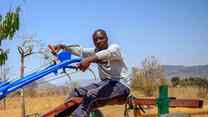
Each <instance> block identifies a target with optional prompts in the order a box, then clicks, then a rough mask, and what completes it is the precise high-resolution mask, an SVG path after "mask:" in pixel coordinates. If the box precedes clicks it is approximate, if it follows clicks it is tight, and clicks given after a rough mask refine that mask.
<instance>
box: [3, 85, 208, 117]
mask: <svg viewBox="0 0 208 117" xmlns="http://www.w3.org/2000/svg"><path fill="white" fill-rule="evenodd" d="M169 92H170V93H169V95H170V96H174V97H180V98H197V97H198V96H197V90H195V89H169ZM133 93H134V95H136V96H138V97H139V96H143V95H142V93H141V92H133ZM63 101H64V96H46V97H36V98H30V97H27V98H26V113H27V114H31V113H36V112H39V113H43V112H47V111H49V110H50V109H52V108H54V107H56V106H57V105H59V104H62V103H63ZM204 101H205V106H204V107H203V108H202V109H187V108H171V109H170V112H182V113H208V98H207V99H204ZM20 107H21V105H20V98H9V99H7V109H6V110H2V109H0V117H20V114H21V108H20ZM0 108H2V104H1V105H0ZM100 109H101V110H102V112H103V114H104V116H105V117H123V112H124V106H123V105H113V106H105V107H102V108H100ZM156 112H157V110H156V108H155V107H153V109H151V110H146V113H147V114H155V113H156ZM130 117H133V116H132V112H131V113H130ZM198 117H200V116H198ZM201 117H208V115H204V116H201Z"/></svg>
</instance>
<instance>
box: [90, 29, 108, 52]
mask: <svg viewBox="0 0 208 117" xmlns="http://www.w3.org/2000/svg"><path fill="white" fill-rule="evenodd" d="M93 42H94V45H95V47H96V48H98V49H99V50H103V49H106V48H107V47H108V39H107V38H106V36H105V35H103V34H102V33H101V32H97V33H96V34H95V36H94V38H93Z"/></svg>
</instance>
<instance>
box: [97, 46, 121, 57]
mask: <svg viewBox="0 0 208 117" xmlns="http://www.w3.org/2000/svg"><path fill="white" fill-rule="evenodd" d="M96 56H97V57H98V59H99V60H121V59H122V56H121V50H120V47H119V45H117V44H113V45H111V46H110V47H109V48H108V49H105V50H102V51H99V52H97V53H96Z"/></svg>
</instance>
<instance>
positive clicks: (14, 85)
mask: <svg viewBox="0 0 208 117" xmlns="http://www.w3.org/2000/svg"><path fill="white" fill-rule="evenodd" d="M49 48H50V46H49ZM50 49H51V50H52V53H53V54H54V55H56V57H57V58H58V60H59V61H60V62H59V63H57V62H56V61H55V62H54V64H51V65H49V66H48V67H46V68H45V69H43V70H40V71H36V72H34V73H31V74H29V75H26V76H24V77H23V78H20V79H17V80H6V81H4V82H1V83H0V100H1V99H3V98H5V97H6V96H7V95H8V94H10V93H12V92H14V91H16V90H18V89H20V88H23V87H25V86H27V85H28V84H30V83H32V82H34V81H36V80H39V79H41V78H43V77H44V76H47V75H49V74H51V73H55V74H57V73H59V72H58V71H59V70H62V72H64V73H66V69H76V67H75V66H73V64H74V63H77V62H80V61H81V58H80V57H72V55H71V53H69V52H67V51H62V52H60V53H59V54H56V53H54V51H53V49H52V48H50ZM81 101H82V97H74V98H72V99H70V101H68V102H66V103H64V104H61V105H59V106H58V107H56V108H55V109H53V110H51V111H49V112H46V113H43V114H42V115H40V116H41V117H66V116H69V115H70V114H71V113H72V112H73V111H74V110H75V109H76V108H77V107H78V106H79V104H80V103H81ZM109 104H110V105H115V104H118V105H124V104H125V107H126V109H125V110H126V111H125V112H124V115H127V112H128V111H127V110H128V109H134V111H135V112H138V113H139V115H140V114H141V113H142V112H143V113H145V111H144V109H143V106H144V105H146V106H151V105H157V106H158V114H159V115H162V114H165V113H168V112H169V110H168V108H169V107H188V108H201V107H202V106H203V101H202V100H191V99H176V98H169V97H168V91H167V86H161V88H160V96H159V98H136V97H133V96H130V97H117V98H113V99H111V100H107V101H102V102H99V101H98V102H95V104H93V108H98V107H100V106H104V105H109ZM135 116H136V115H135Z"/></svg>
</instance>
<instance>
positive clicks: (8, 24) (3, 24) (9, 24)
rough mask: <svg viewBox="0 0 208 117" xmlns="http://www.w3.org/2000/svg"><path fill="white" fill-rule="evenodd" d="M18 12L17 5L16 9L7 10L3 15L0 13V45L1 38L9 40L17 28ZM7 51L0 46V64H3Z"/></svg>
mask: <svg viewBox="0 0 208 117" xmlns="http://www.w3.org/2000/svg"><path fill="white" fill-rule="evenodd" d="M19 12H20V7H18V8H17V9H16V11H9V12H7V13H6V15H5V16H4V17H3V16H2V15H0V46H1V44H2V40H5V39H10V40H11V39H12V38H13V37H14V34H15V33H16V31H18V30H19V24H20V23H19V22H20V21H19ZM7 53H8V52H6V51H4V50H3V49H1V48H0V65H2V64H5V61H6V60H7V58H8V56H7Z"/></svg>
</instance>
